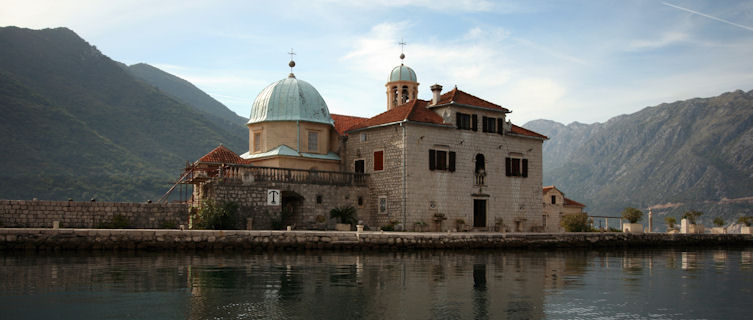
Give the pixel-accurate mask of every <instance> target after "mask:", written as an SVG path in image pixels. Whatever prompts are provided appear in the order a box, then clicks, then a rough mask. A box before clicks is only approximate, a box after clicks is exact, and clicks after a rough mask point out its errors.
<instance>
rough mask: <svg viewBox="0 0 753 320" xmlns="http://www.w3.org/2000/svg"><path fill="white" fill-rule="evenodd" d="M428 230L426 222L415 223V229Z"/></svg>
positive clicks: (418, 230)
mask: <svg viewBox="0 0 753 320" xmlns="http://www.w3.org/2000/svg"><path fill="white" fill-rule="evenodd" d="M425 230H426V222H423V221H419V222H416V223H414V224H413V231H415V232H424V231H425Z"/></svg>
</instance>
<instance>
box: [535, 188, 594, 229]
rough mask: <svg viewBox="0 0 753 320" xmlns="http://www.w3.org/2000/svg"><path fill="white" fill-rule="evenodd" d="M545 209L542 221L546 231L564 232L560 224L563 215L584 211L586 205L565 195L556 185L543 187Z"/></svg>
mask: <svg viewBox="0 0 753 320" xmlns="http://www.w3.org/2000/svg"><path fill="white" fill-rule="evenodd" d="M542 194H543V206H544V211H543V214H542V217H541V223H542V224H543V226H544V232H551V233H554V232H564V231H565V229H564V228H562V226H561V225H560V221H561V220H562V217H563V216H565V215H568V214H577V213H583V208H585V207H586V205H584V204H582V203H580V202H577V201H575V200H572V199H569V198H566V197H565V194H564V193H563V192H562V191H560V190H559V189H557V187H555V186H546V187H544V188H542Z"/></svg>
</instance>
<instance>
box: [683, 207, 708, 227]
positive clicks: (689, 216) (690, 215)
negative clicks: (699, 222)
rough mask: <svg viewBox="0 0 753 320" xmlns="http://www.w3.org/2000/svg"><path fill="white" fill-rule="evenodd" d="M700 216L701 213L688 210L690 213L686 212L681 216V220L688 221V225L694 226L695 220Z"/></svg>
mask: <svg viewBox="0 0 753 320" xmlns="http://www.w3.org/2000/svg"><path fill="white" fill-rule="evenodd" d="M702 214H703V212H700V211H695V210H690V211H686V212H685V214H683V215H682V218H683V219H688V222H690V224H695V219H697V218H698V217H700V216H701V215H702Z"/></svg>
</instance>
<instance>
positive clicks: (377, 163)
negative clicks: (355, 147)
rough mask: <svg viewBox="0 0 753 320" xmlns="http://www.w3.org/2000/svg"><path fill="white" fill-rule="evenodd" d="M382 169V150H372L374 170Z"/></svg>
mask: <svg viewBox="0 0 753 320" xmlns="http://www.w3.org/2000/svg"><path fill="white" fill-rule="evenodd" d="M380 170H384V151H374V171H380Z"/></svg>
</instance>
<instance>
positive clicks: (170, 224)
mask: <svg viewBox="0 0 753 320" xmlns="http://www.w3.org/2000/svg"><path fill="white" fill-rule="evenodd" d="M159 228H160V229H178V224H177V223H175V221H168V220H162V221H160V223H159Z"/></svg>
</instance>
